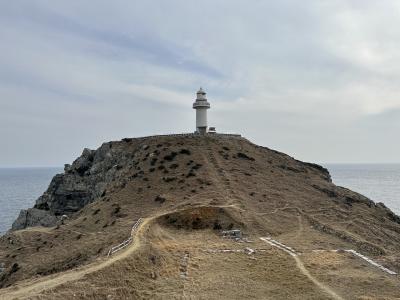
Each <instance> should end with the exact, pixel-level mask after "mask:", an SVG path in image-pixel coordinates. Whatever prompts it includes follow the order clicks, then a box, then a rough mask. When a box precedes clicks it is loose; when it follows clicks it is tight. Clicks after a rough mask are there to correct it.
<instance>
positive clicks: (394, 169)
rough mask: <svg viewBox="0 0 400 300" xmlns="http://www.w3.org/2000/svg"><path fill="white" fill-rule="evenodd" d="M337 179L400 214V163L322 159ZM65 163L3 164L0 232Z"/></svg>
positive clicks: (47, 184)
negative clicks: (326, 161)
mask: <svg viewBox="0 0 400 300" xmlns="http://www.w3.org/2000/svg"><path fill="white" fill-rule="evenodd" d="M319 164H320V165H322V166H323V167H326V168H327V169H328V170H329V172H330V174H331V177H332V180H333V183H334V184H336V185H338V186H342V187H345V188H348V189H350V190H353V191H355V192H357V193H360V194H362V195H364V196H366V197H368V198H370V199H371V200H373V201H374V202H376V203H377V202H382V203H384V204H385V205H386V206H387V207H388V208H390V209H391V210H392V211H393V212H394V213H395V214H397V215H400V184H399V183H400V182H399V181H400V163H319ZM63 169H64V168H63V167H61V166H51V167H48V166H16V167H11V166H7V167H0V206H1V207H2V209H1V210H0V235H1V234H4V233H5V232H6V231H7V230H8V229H10V227H11V224H12V222H13V221H14V220H15V219H16V218H17V216H18V214H19V211H20V210H21V209H27V208H30V207H32V206H33V205H34V203H35V201H36V199H37V198H38V197H39V196H41V195H42V194H43V193H44V192H45V191H46V189H47V187H48V186H49V184H50V182H51V179H52V178H53V177H54V176H55V175H56V174H59V173H63Z"/></svg>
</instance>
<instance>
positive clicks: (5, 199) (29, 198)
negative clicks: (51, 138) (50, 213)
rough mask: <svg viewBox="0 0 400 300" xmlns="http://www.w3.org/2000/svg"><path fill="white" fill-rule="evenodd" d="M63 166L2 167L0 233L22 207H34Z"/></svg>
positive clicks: (8, 227) (7, 227)
mask: <svg viewBox="0 0 400 300" xmlns="http://www.w3.org/2000/svg"><path fill="white" fill-rule="evenodd" d="M60 172H62V168H4V169H3V168H0V235H1V234H4V233H5V232H6V231H7V230H8V229H10V227H11V224H12V222H13V221H14V220H15V219H16V218H17V216H18V214H19V211H20V210H21V209H26V208H29V207H32V206H33V205H34V203H35V200H36V199H37V198H38V197H39V196H40V195H42V194H43V192H44V191H45V190H46V189H47V187H48V185H49V184H50V181H51V179H52V178H53V176H54V175H56V174H57V173H60Z"/></svg>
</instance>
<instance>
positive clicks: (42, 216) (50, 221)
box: [12, 208, 58, 230]
mask: <svg viewBox="0 0 400 300" xmlns="http://www.w3.org/2000/svg"><path fill="white" fill-rule="evenodd" d="M57 222H58V217H56V216H55V215H53V214H51V213H50V212H48V211H46V210H42V209H37V208H29V209H27V210H21V212H20V213H19V216H18V218H17V219H16V220H15V221H14V223H13V224H12V230H18V229H24V228H26V227H30V226H45V227H50V226H55V225H56V224H57Z"/></svg>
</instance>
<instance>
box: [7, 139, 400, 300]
mask: <svg viewBox="0 0 400 300" xmlns="http://www.w3.org/2000/svg"><path fill="white" fill-rule="evenodd" d="M139 218H143V222H142V223H141V224H140V226H139V228H138V230H137V231H136V232H135V233H134V239H133V242H132V243H131V244H130V245H129V246H127V247H126V248H124V249H123V250H121V251H119V252H116V253H115V254H113V255H112V256H111V257H107V253H108V251H109V250H110V248H111V247H112V246H115V245H117V244H119V243H121V242H122V241H124V240H126V239H127V238H128V237H129V236H130V235H131V228H132V225H133V224H134V223H135V221H136V220H138V219H139ZM17 221H18V222H16V223H15V226H14V229H15V230H14V231H10V232H9V233H7V234H6V235H4V236H2V237H1V238H0V263H3V264H4V269H3V271H2V272H1V273H0V287H1V289H0V299H13V298H17V299H54V298H61V299H141V298H149V299H182V298H183V299H186V298H187V299H254V298H258V299H398V298H396V297H399V295H400V285H399V278H398V275H390V274H388V273H387V272H385V271H383V270H382V269H379V268H377V267H375V266H373V265H371V264H370V263H368V262H367V261H365V260H363V259H362V258H360V257H358V256H356V255H354V254H352V253H351V252H347V251H344V250H349V249H353V250H355V251H357V252H358V253H361V254H363V255H365V256H367V257H369V258H371V259H373V260H374V261H375V262H377V263H378V264H380V265H382V266H384V267H386V268H388V269H390V270H392V271H394V272H398V271H400V256H399V253H400V218H399V217H398V216H396V215H395V214H393V213H392V212H391V211H390V210H389V209H388V208H386V207H385V206H384V205H383V204H380V203H378V204H377V203H374V202H373V201H371V200H369V199H367V198H366V197H364V196H362V195H360V194H357V193H355V192H352V191H350V190H348V189H345V188H342V187H338V186H335V185H334V184H333V183H332V182H331V179H330V176H329V173H328V171H327V170H326V169H324V168H322V167H320V166H318V165H315V164H310V163H304V162H300V161H298V160H295V159H293V158H291V157H289V156H287V155H285V154H283V153H280V152H277V151H274V150H271V149H268V148H265V147H260V146H257V145H254V144H253V143H251V142H249V141H248V140H246V139H244V138H240V137H234V136H221V135H213V136H211V135H209V136H195V135H187V136H158V137H152V138H137V139H124V140H122V141H118V142H110V143H105V144H103V145H102V146H101V147H100V148H99V149H97V150H95V151H93V150H85V151H84V153H83V154H82V156H81V157H80V158H78V159H77V160H76V161H75V162H74V163H73V164H72V165H67V166H66V168H65V173H64V174H60V175H57V176H56V177H55V179H53V181H52V183H51V184H50V187H49V189H48V190H47V191H46V192H45V193H44V195H43V196H42V197H41V198H39V199H38V201H37V203H36V205H35V208H34V209H32V210H29V211H27V212H23V213H22V215H21V216H20V218H19V220H17ZM37 225H42V226H37ZM43 225H44V226H47V227H44V226H43ZM230 229H240V230H241V232H243V234H244V239H242V240H238V241H236V240H233V239H226V238H223V237H222V235H221V231H223V230H230ZM263 237H268V238H271V239H273V240H274V241H276V242H278V243H281V246H279V244H276V243H275V242H273V243H272V244H271V243H268V242H266V241H265V240H262V239H260V238H263ZM274 243H275V244H274ZM285 247H290V249H292V250H293V253H291V251H292V250H290V251H289V250H287V249H286V248H285ZM249 249H250V250H249ZM285 249H286V250H285ZM252 251H254V252H252Z"/></svg>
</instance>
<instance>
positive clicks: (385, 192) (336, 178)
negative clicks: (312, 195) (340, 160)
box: [325, 164, 400, 215]
mask: <svg viewBox="0 0 400 300" xmlns="http://www.w3.org/2000/svg"><path fill="white" fill-rule="evenodd" d="M325 167H326V168H328V170H329V172H330V173H331V176H332V180H333V182H334V183H335V184H336V185H340V186H343V187H346V188H349V189H351V190H353V191H355V192H358V193H360V194H363V195H364V196H366V197H368V198H370V199H371V200H374V201H375V202H383V203H384V204H385V205H386V206H387V207H389V208H390V209H391V210H392V211H393V212H394V213H396V214H397V215H400V164H327V165H325Z"/></svg>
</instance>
